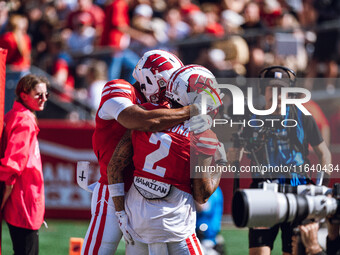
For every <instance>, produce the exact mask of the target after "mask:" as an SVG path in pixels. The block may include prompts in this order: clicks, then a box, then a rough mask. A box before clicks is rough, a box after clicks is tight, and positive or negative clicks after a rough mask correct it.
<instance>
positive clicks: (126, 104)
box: [82, 50, 198, 255]
mask: <svg viewBox="0 0 340 255" xmlns="http://www.w3.org/2000/svg"><path fill="white" fill-rule="evenodd" d="M181 66H183V64H182V62H181V61H180V60H179V59H178V58H177V57H176V56H175V55H174V54H171V53H169V52H166V51H162V50H153V51H149V52H146V53H145V54H144V56H143V57H142V58H141V60H140V61H139V63H138V65H137V66H136V69H135V72H134V77H135V78H136V80H137V81H139V84H138V83H137V84H136V85H134V86H132V85H131V84H130V83H128V82H126V81H124V80H113V81H110V82H108V83H107V84H106V85H105V86H104V88H103V91H102V98H101V102H100V106H99V108H98V111H97V113H96V127H95V131H94V134H93V138H92V143H93V150H94V153H95V154H96V156H97V158H98V162H99V166H100V174H101V177H100V180H99V182H98V183H97V185H96V186H95V188H94V190H93V195H92V202H91V215H92V217H91V222H90V225H89V228H88V230H87V233H86V236H85V240H84V244H83V247H82V254H100V255H106V254H114V253H115V251H116V249H117V246H118V243H119V241H120V239H121V236H122V233H121V231H120V229H119V227H118V223H117V218H116V217H115V215H114V214H115V209H114V205H113V202H112V199H109V197H110V196H112V195H113V194H114V193H117V192H118V193H119V192H121V190H120V189H118V191H116V190H115V188H116V187H117V186H108V181H107V172H106V171H107V165H108V163H109V160H110V158H111V156H112V154H113V151H114V150H115V147H116V145H117V144H118V142H119V141H120V139H121V138H122V136H123V134H124V133H125V131H126V130H127V129H136V130H143V131H159V130H164V129H166V128H169V127H171V126H173V125H176V124H179V123H182V122H183V121H184V120H187V119H189V117H190V112H191V114H193V113H196V114H197V113H198V109H197V107H195V106H186V107H183V108H180V109H156V110H153V111H147V110H145V109H143V108H141V107H140V106H139V104H141V103H142V102H143V100H144V99H143V96H142V95H141V94H140V92H139V88H140V87H141V88H144V87H145V88H146V89H147V88H148V86H149V84H148V82H149V81H150V80H152V81H153V82H156V84H157V86H159V87H164V86H165V84H166V83H167V81H168V79H169V78H170V75H171V74H172V73H173V72H174V71H176V70H177V69H178V68H180V67H181ZM144 72H145V74H144ZM129 169H130V170H132V167H127V169H126V173H127V172H129ZM125 176H128V174H125ZM131 176H132V173H131ZM131 181H132V180H131ZM131 181H130V183H131ZM126 182H127V183H126V187H128V186H129V181H128V180H126ZM110 187H111V188H110ZM123 192H124V189H123Z"/></svg>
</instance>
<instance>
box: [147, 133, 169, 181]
mask: <svg viewBox="0 0 340 255" xmlns="http://www.w3.org/2000/svg"><path fill="white" fill-rule="evenodd" d="M158 141H160V142H161V144H160V146H159V148H158V149H157V150H155V151H153V152H151V153H150V154H149V155H147V156H146V157H145V163H144V167H143V171H146V172H149V173H151V174H154V175H158V176H160V177H164V175H165V171H166V169H165V168H164V167H161V166H156V167H155V168H154V166H155V164H156V163H157V162H158V161H160V160H161V159H163V158H165V157H167V156H168V155H169V150H170V146H171V142H172V139H171V136H169V135H168V134H165V133H161V132H158V133H152V135H151V136H150V139H149V142H150V143H152V144H157V143H158Z"/></svg>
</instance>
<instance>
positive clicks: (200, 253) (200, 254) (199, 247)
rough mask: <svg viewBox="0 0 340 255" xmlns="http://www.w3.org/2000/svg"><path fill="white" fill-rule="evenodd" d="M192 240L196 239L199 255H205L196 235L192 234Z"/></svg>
mask: <svg viewBox="0 0 340 255" xmlns="http://www.w3.org/2000/svg"><path fill="white" fill-rule="evenodd" d="M192 239H194V242H195V244H196V247H197V250H198V253H199V255H202V254H203V253H202V250H201V245H200V244H199V243H198V241H197V238H196V235H195V234H192Z"/></svg>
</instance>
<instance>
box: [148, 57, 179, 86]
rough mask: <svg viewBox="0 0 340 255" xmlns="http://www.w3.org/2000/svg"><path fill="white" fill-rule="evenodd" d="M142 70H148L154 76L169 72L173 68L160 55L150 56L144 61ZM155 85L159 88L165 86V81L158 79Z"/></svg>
mask: <svg viewBox="0 0 340 255" xmlns="http://www.w3.org/2000/svg"><path fill="white" fill-rule="evenodd" d="M143 68H149V69H150V71H151V72H152V74H153V75H156V74H157V73H161V72H163V71H168V70H171V69H172V68H174V66H173V65H172V64H171V63H170V62H169V61H168V60H167V59H166V58H165V57H163V56H161V55H160V54H152V55H151V56H149V57H148V58H147V60H146V61H145V63H144V65H143ZM157 83H158V85H159V86H160V87H164V86H165V85H166V81H164V80H163V79H160V80H159V81H158V82H157Z"/></svg>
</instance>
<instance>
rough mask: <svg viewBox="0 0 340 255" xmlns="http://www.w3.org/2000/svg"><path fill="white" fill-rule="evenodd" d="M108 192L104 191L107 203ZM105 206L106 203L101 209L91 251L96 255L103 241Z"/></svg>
mask: <svg viewBox="0 0 340 255" xmlns="http://www.w3.org/2000/svg"><path fill="white" fill-rule="evenodd" d="M109 197H110V196H109V190H108V189H106V192H105V201H109ZM107 204H108V203H104V208H103V215H102V216H103V217H102V218H101V220H100V224H99V229H98V233H97V234H98V235H97V238H96V243H95V246H94V249H93V254H98V251H99V247H100V245H101V243H102V239H103V234H104V228H105V222H106V213H107Z"/></svg>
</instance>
